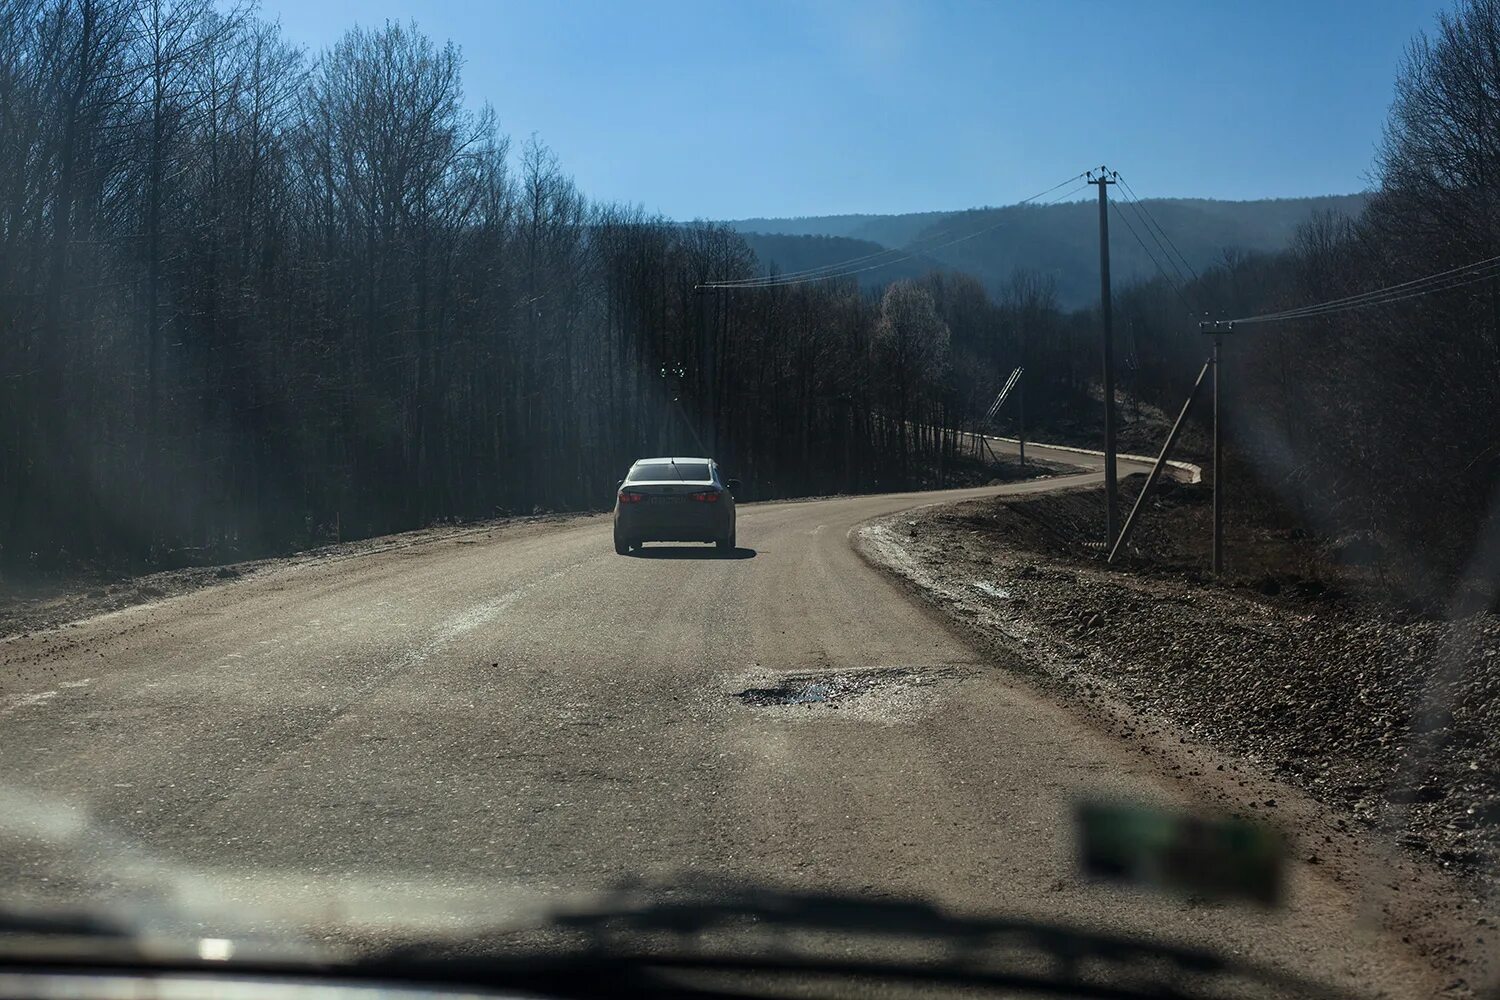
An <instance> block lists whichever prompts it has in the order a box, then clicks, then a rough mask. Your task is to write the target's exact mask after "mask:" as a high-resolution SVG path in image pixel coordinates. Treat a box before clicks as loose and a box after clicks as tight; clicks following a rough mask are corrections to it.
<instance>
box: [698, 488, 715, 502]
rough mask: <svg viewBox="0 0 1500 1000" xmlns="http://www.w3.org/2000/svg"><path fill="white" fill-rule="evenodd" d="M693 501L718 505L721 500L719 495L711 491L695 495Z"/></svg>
mask: <svg viewBox="0 0 1500 1000" xmlns="http://www.w3.org/2000/svg"><path fill="white" fill-rule="evenodd" d="M693 499H694V500H697V501H699V502H700V503H717V502H718V500H719V494H718V493H717V492H716V491H713V490H710V491H708V492H706V493H694V494H693Z"/></svg>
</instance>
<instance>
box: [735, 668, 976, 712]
mask: <svg viewBox="0 0 1500 1000" xmlns="http://www.w3.org/2000/svg"><path fill="white" fill-rule="evenodd" d="M956 676H958V671H957V670H956V669H954V668H952V667H939V668H933V669H926V670H921V671H917V670H912V669H911V668H908V667H877V668H873V669H867V670H841V671H832V672H821V673H816V674H792V675H790V676H787V677H784V678H782V679H781V680H780V681H779V682H778V683H777V684H775V685H774V686H770V687H750V688H746V689H745V690H743V691H738V692H735V694H734V695H733V697H735V698H738V699H739V700H740V701H741V702H743V703H744V704H746V705H750V706H752V707H754V708H767V707H770V706H773V705H828V704H832V705H834V706H835V707H836V706H837V704H838V703H839V702H844V701H849V700H852V699H854V698H858V697H860V696H861V695H865V694H869V693H871V692H875V691H879V690H893V689H898V688H907V689H909V688H921V687H931V686H934V685H936V684H938V683H939V682H940V681H943V680H948V679H952V678H954V677H956Z"/></svg>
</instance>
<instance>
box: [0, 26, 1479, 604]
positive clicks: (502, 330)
mask: <svg viewBox="0 0 1500 1000" xmlns="http://www.w3.org/2000/svg"><path fill="white" fill-rule="evenodd" d="M1497 52H1500V4H1497V3H1495V2H1493V0H1468V2H1467V3H1466V4H1465V5H1464V7H1463V8H1462V10H1461V12H1460V13H1459V14H1458V15H1457V16H1455V17H1453V18H1451V19H1449V20H1445V21H1444V22H1443V23H1442V24H1441V25H1440V27H1439V29H1438V30H1436V31H1434V32H1433V33H1432V34H1431V36H1430V38H1428V39H1426V40H1420V41H1418V42H1417V43H1416V44H1415V45H1414V47H1413V48H1412V50H1411V54H1410V56H1409V59H1408V61H1407V63H1406V65H1404V66H1403V67H1400V68H1399V79H1398V83H1397V89H1396V99H1395V103H1394V105H1393V108H1392V112H1391V117H1390V124H1389V127H1388V133H1387V136H1386V139H1385V142H1384V145H1383V149H1382V151H1381V154H1380V156H1379V159H1378V160H1377V162H1376V163H1375V165H1374V170H1373V173H1374V176H1375V179H1376V182H1377V183H1376V191H1375V193H1374V197H1373V198H1372V200H1371V202H1370V205H1369V207H1368V209H1367V210H1366V212H1365V213H1364V215H1363V216H1361V217H1360V218H1357V219H1349V218H1343V217H1327V218H1324V219H1320V220H1319V221H1318V222H1317V223H1315V224H1314V225H1311V226H1309V227H1307V228H1306V229H1305V230H1304V231H1303V232H1302V234H1301V235H1300V236H1299V238H1298V239H1297V241H1296V243H1295V245H1294V246H1293V247H1291V248H1289V250H1288V251H1287V252H1285V253H1283V254H1280V255H1259V256H1242V255H1234V254H1226V255H1225V256H1224V259H1223V260H1222V261H1221V262H1220V263H1218V264H1217V265H1216V266H1214V267H1211V268H1208V269H1206V270H1201V273H1198V274H1195V275H1186V276H1185V277H1184V280H1181V281H1177V280H1175V279H1174V280H1171V281H1169V280H1167V279H1160V280H1157V281H1154V282H1151V283H1148V284H1145V285H1141V286H1137V287H1133V288H1125V289H1116V317H1117V326H1118V328H1120V329H1127V330H1128V331H1129V337H1130V338H1131V347H1130V351H1129V353H1130V356H1131V365H1130V367H1129V370H1128V371H1127V372H1126V373H1125V374H1124V376H1123V377H1122V388H1123V389H1124V390H1125V392H1126V393H1128V394H1130V395H1131V396H1133V397H1134V398H1136V399H1138V400H1141V401H1143V402H1146V403H1150V404H1155V405H1156V406H1159V407H1161V408H1162V409H1166V410H1175V408H1176V407H1177V406H1178V405H1179V404H1180V402H1181V397H1182V395H1183V393H1185V391H1186V389H1187V386H1188V385H1189V383H1190V381H1191V378H1192V376H1193V374H1194V372H1195V371H1196V368H1197V366H1198V365H1199V364H1200V363H1201V361H1202V359H1203V357H1204V355H1205V353H1206V351H1207V347H1208V345H1207V344H1206V342H1205V340H1204V338H1203V337H1202V336H1201V335H1200V334H1198V332H1197V329H1196V322H1197V320H1198V319H1199V318H1202V317H1204V316H1210V317H1235V316H1244V315H1251V314H1254V313H1259V312H1265V311H1268V310H1271V309H1276V308H1282V307H1285V306H1289V305H1299V304H1302V303H1306V302H1316V301H1320V300H1323V299H1328V298H1333V297H1336V296H1340V295H1345V294H1352V293H1356V292H1360V291H1363V290H1365V289H1367V288H1372V287H1377V286H1381V285H1385V284H1389V283H1392V282H1396V281H1402V280H1405V279H1408V278H1413V277H1417V276H1420V275H1423V274H1427V273H1430V272H1433V271H1437V270H1441V269H1444V268H1448V267H1454V266H1457V265H1460V264H1463V263H1465V262H1468V261H1472V260H1476V259H1480V258H1487V257H1493V256H1496V255H1500V239H1497V233H1500V229H1497V225H1496V222H1497V219H1496V209H1497V206H1496V205H1495V201H1496V196H1495V194H1494V191H1495V178H1496V176H1497V175H1500V56H1497V55H1496V53H1497ZM461 69H462V58H461V55H460V53H459V51H458V50H457V49H456V48H455V47H454V46H452V45H451V44H450V45H441V44H438V43H437V42H435V41H433V40H432V39H429V38H427V37H425V36H424V35H422V34H421V33H420V31H419V30H418V29H417V28H416V27H415V26H408V25H398V24H387V25H386V26H385V27H383V28H380V29H375V30H352V31H350V32H349V33H348V34H347V35H345V36H344V38H343V39H342V40H341V41H340V42H339V43H338V44H336V45H335V46H333V47H332V48H331V49H329V50H327V51H324V52H307V51H305V50H303V49H301V48H299V47H297V46H295V45H293V44H292V43H291V42H290V41H288V40H287V39H285V38H283V37H281V35H280V33H279V31H278V29H277V28H276V27H275V26H274V25H271V24H268V23H266V22H265V21H263V20H261V19H259V18H257V17H255V16H254V15H253V14H250V13H242V12H235V11H227V12H226V10H225V9H224V8H223V7H222V6H221V5H217V4H214V3H210V2H208V0H175V2H174V0H0V565H4V566H6V567H9V568H12V569H21V568H48V567H58V566H68V565H75V564H96V565H111V566H118V567H139V566H146V565H158V564H164V563H172V562H187V561H199V560H205V559H223V558H232V557H237V556H248V555H255V554H262V553H270V552H275V551H284V550H285V549H287V548H290V547H296V546H302V545H307V544H310V543H314V542H318V541H322V540H325V539H328V538H331V537H333V536H334V534H335V533H337V534H339V535H341V536H342V537H345V538H349V537H357V536H364V535H371V534H377V533H383V532H389V531H394V530H400V529H404V528H410V527H417V526H420V525H423V524H426V523H430V522H432V521H435V520H438V519H444V518H464V517H481V516H488V515H492V514H494V513H496V512H500V511H511V512H530V511H531V510H533V509H535V508H545V509H581V508H591V507H602V506H607V505H608V503H609V502H610V499H611V491H612V488H613V486H614V483H615V481H616V480H617V479H618V478H619V476H620V474H621V472H622V471H623V469H624V468H625V466H626V465H627V464H628V462H629V461H630V460H631V459H633V458H635V457H637V456H638V455H640V454H642V453H646V452H679V453H681V452H709V453H713V454H715V455H716V456H718V457H719V459H720V460H721V462H722V463H723V464H724V465H725V466H726V467H727V468H729V469H730V470H731V471H732V473H733V474H735V475H737V476H739V477H740V478H741V479H743V480H744V482H745V483H746V484H747V494H748V495H749V496H750V497H752V498H763V497H773V496H789V495H797V494H816V493H828V492H838V491H854V490H874V489H883V488H890V487H897V486H909V485H918V484H936V483H940V482H943V481H944V480H945V478H947V477H948V476H949V474H950V469H951V467H952V465H953V463H954V461H955V459H956V457H957V456H956V455H955V437H954V434H953V432H954V431H955V430H957V429H958V428H960V427H963V426H966V425H967V424H969V423H970V422H971V421H972V420H973V419H974V417H975V416H976V415H977V414H979V413H981V412H983V410H984V409H985V407H986V406H987V405H988V403H989V400H990V398H991V397H992V396H993V393H994V391H995V390H996V388H997V387H998V385H999V384H1000V383H1001V382H1002V381H1003V380H1004V378H1005V376H1006V375H1007V374H1008V373H1009V371H1010V369H1011V368H1013V367H1014V366H1015V365H1017V364H1024V365H1025V366H1026V368H1027V371H1028V379H1027V383H1026V385H1027V388H1026V393H1027V405H1028V408H1029V409H1030V410H1031V412H1032V413H1033V414H1034V416H1035V419H1036V420H1037V421H1038V422H1039V423H1041V424H1042V426H1043V427H1045V425H1046V423H1047V421H1048V420H1049V419H1053V418H1056V417H1057V416H1058V415H1059V414H1065V413H1084V412H1088V413H1093V414H1095V415H1097V409H1098V403H1097V400H1096V399H1094V398H1093V396H1092V393H1093V392H1096V388H1095V386H1096V382H1097V370H1098V332H1097V331H1098V323H1097V317H1096V316H1095V315H1093V314H1091V313H1090V312H1089V311H1084V312H1076V313H1067V312H1064V311H1063V310H1061V309H1060V308H1059V307H1058V305H1057V303H1056V297H1055V295H1054V294H1053V293H1052V291H1051V287H1052V280H1053V279H1052V278H1050V277H1049V276H1046V275H1044V274H1040V273H1035V272H1025V271H1023V272H1018V273H1017V274H1016V276H1015V278H1014V280H1013V281H1012V282H1011V283H1010V286H1009V287H1008V289H1007V290H1006V292H1005V294H1003V295H1001V296H998V297H992V296H990V295H989V294H987V293H986V292H985V290H984V288H983V287H982V286H981V285H980V284H979V283H978V282H977V281H975V280H973V279H972V278H969V277H967V276H964V275H962V274H958V273H954V272H947V273H934V274H932V275H929V276H927V277H925V278H921V279H917V280H904V281H900V282H896V283H894V284H891V285H890V286H888V287H887V288H885V289H884V290H880V291H876V292H866V291H861V290H860V289H859V288H858V287H857V286H856V285H855V284H854V283H853V282H849V281H845V282H809V283H806V284H800V285H795V286H792V287H787V288H777V289H748V290H746V289H736V290H727V291H717V290H710V291H700V290H699V289H698V286H699V285H700V284H701V283H703V282H706V281H717V280H724V279H732V278H738V277H746V276H750V275H753V274H755V273H756V269H757V262H756V261H755V259H754V256H753V254H751V252H750V251H749V249H748V247H747V246H746V244H745V243H744V241H743V240H742V239H741V238H740V237H739V236H737V235H736V234H734V233H733V232H731V231H729V230H728V229H727V228H725V227H722V226H718V225H713V224H690V225H684V224H679V223H677V222H673V221H670V220H665V219H660V218H651V217H647V216H645V215H643V214H642V213H641V212H640V211H638V210H634V209H630V208H624V207H620V206H615V205H608V204H598V203H595V202H592V201H590V200H589V199H588V198H587V197H586V194H585V193H584V192H581V191H579V190H578V189H577V188H576V187H575V186H574V184H573V183H572V181H571V180H570V178H569V176H568V173H567V170H566V164H559V163H558V162H557V160H556V158H555V157H554V156H553V155H552V154H551V153H550V152H549V151H548V149H547V148H546V147H545V146H544V145H543V144H542V143H541V142H539V141H538V140H536V139H531V140H527V141H524V142H521V143H519V144H517V146H516V147H515V148H513V147H512V143H511V141H510V140H509V139H508V138H507V137H506V135H505V134H504V133H503V132H502V130H501V127H500V121H499V119H500V116H498V115H497V114H496V113H495V112H493V111H491V110H489V108H488V107H486V108H484V109H483V110H480V111H474V110H471V108H472V106H473V105H472V104H471V102H469V101H467V100H466V98H465V94H464V92H463V89H462V81H461ZM1393 69H1395V68H1393ZM492 96H494V97H495V98H496V99H497V100H500V101H502V102H503V98H504V95H492ZM1116 238H1117V239H1121V238H1128V237H1125V236H1123V235H1122V234H1118V233H1117V235H1116ZM1225 374H1226V388H1227V397H1226V402H1227V405H1228V407H1229V413H1230V416H1231V420H1232V426H1231V430H1232V433H1233V440H1234V447H1235V452H1234V454H1235V457H1236V460H1237V461H1239V462H1242V465H1241V466H1240V467H1241V469H1242V471H1243V472H1244V473H1245V474H1246V476H1247V478H1248V479H1250V480H1251V481H1253V482H1254V483H1255V484H1256V485H1257V487H1258V488H1260V489H1263V490H1267V491H1271V492H1274V493H1276V494H1278V495H1280V496H1281V497H1283V498H1284V499H1285V500H1286V502H1287V503H1289V504H1291V505H1292V506H1294V507H1295V508H1296V510H1297V512H1298V514H1299V516H1301V517H1303V518H1304V519H1305V520H1306V521H1307V523H1308V526H1309V529H1310V530H1315V531H1318V532H1322V533H1325V534H1327V535H1328V536H1330V537H1337V536H1340V535H1347V534H1349V533H1351V532H1359V533H1365V534H1367V535H1369V536H1370V537H1372V538H1374V539H1377V540H1379V542H1380V544H1381V545H1383V546H1384V551H1385V552H1386V553H1387V558H1388V559H1389V561H1390V563H1391V566H1392V570H1393V572H1395V571H1397V570H1399V571H1401V572H1408V571H1410V570H1412V567H1411V566H1410V565H1409V562H1410V560H1409V559H1407V558H1406V557H1407V556H1408V555H1409V554H1410V553H1420V554H1421V558H1422V559H1423V560H1424V562H1423V565H1422V566H1421V567H1420V573H1418V574H1417V575H1422V574H1426V575H1428V576H1431V577H1432V578H1433V579H1437V578H1442V577H1448V576H1451V575H1452V574H1454V573H1455V572H1458V571H1459V570H1460V569H1461V568H1462V566H1463V565H1464V562H1465V559H1466V557H1467V554H1468V553H1469V552H1470V551H1471V549H1472V546H1473V545H1474V539H1475V536H1476V530H1477V527H1478V525H1479V524H1480V522H1481V520H1482V518H1483V517H1484V515H1485V512H1486V510H1487V509H1488V507H1489V504H1490V503H1491V500H1492V497H1491V495H1490V493H1491V490H1492V485H1493V484H1494V483H1495V481H1496V474H1497V470H1500V444H1497V439H1500V416H1497V414H1500V286H1497V283H1496V280H1495V279H1491V280H1489V281H1486V282H1480V283H1475V284H1471V285H1467V286H1465V287H1463V288H1459V289H1456V290H1452V291H1449V292H1446V293H1445V294H1442V295H1431V296H1426V297H1421V298H1415V299H1412V300H1410V301H1406V302H1400V303H1396V304H1393V305H1386V306H1382V307H1381V308H1378V309H1369V310H1363V311H1353V312H1347V313H1342V314H1338V315H1335V316H1330V317H1326V318H1317V319H1312V320H1304V321H1300V322H1298V323H1296V324H1285V325H1267V326H1264V327H1258V328H1255V329H1254V331H1253V332H1251V331H1250V330H1248V329H1247V331H1246V332H1245V333H1244V334H1243V335H1236V338H1235V339H1234V340H1233V341H1232V342H1231V344H1230V345H1229V348H1228V359H1227V364H1226V368H1225ZM1398 563H1399V565H1398Z"/></svg>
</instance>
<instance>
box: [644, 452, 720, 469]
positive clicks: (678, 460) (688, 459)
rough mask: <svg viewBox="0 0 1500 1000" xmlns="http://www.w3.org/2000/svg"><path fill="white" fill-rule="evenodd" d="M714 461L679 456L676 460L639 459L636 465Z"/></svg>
mask: <svg viewBox="0 0 1500 1000" xmlns="http://www.w3.org/2000/svg"><path fill="white" fill-rule="evenodd" d="M712 461H713V459H711V458H684V457H682V456H680V455H679V456H677V457H676V458H638V459H636V460H635V465H646V464H648V463H656V462H671V463H674V464H675V463H677V462H712ZM632 468H634V466H632Z"/></svg>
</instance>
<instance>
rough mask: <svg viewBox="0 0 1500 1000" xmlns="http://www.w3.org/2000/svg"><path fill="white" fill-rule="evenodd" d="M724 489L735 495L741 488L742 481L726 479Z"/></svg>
mask: <svg viewBox="0 0 1500 1000" xmlns="http://www.w3.org/2000/svg"><path fill="white" fill-rule="evenodd" d="M724 488H725V489H726V490H728V491H729V492H731V493H733V492H734V491H735V490H737V489H739V488H740V481H739V480H738V479H726V480H724Z"/></svg>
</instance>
